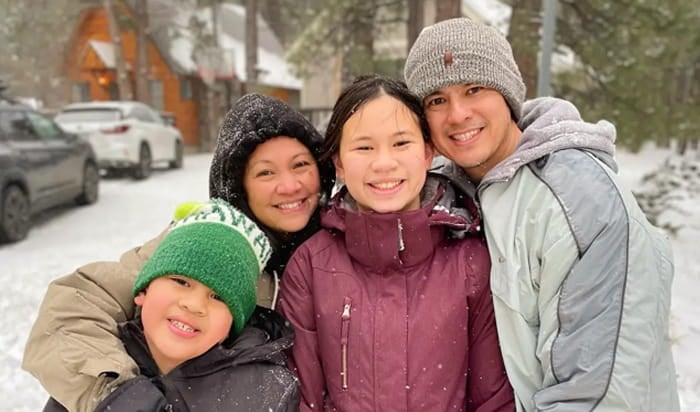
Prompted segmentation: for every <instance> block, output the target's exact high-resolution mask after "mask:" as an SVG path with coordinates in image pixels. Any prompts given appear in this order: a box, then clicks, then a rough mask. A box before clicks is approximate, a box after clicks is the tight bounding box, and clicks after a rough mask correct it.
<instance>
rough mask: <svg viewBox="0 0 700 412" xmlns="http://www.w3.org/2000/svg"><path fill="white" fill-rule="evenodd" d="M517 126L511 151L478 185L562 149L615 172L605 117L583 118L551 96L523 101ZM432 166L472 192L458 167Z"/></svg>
mask: <svg viewBox="0 0 700 412" xmlns="http://www.w3.org/2000/svg"><path fill="white" fill-rule="evenodd" d="M518 127H519V128H520V130H522V131H523V134H522V137H521V138H520V142H519V143H518V146H517V147H516V149H515V152H514V153H513V154H511V155H510V156H509V157H508V158H506V159H505V160H504V161H502V162H501V163H499V164H498V165H496V167H494V168H493V169H491V170H490V171H489V172H488V173H486V175H485V176H484V178H483V179H482V181H481V184H482V185H483V184H487V183H489V182H494V181H500V180H508V179H510V178H512V177H513V175H515V173H516V172H517V171H518V169H520V168H521V167H522V166H524V165H526V164H528V163H530V162H532V161H534V160H537V159H539V158H542V157H544V156H546V155H548V154H550V153H553V152H556V151H559V150H564V149H582V150H586V151H588V152H590V153H592V154H593V155H595V156H596V157H597V158H598V159H600V160H601V161H602V162H604V163H605V164H606V165H608V166H609V167H610V168H611V169H613V170H615V171H617V165H616V163H615V160H614V159H613V157H614V155H615V137H616V132H615V126H613V124H612V123H610V122H608V121H605V120H601V121H599V122H597V123H588V122H585V121H583V119H582V118H581V115H580V114H579V112H578V109H576V106H574V105H573V104H572V103H570V102H568V101H566V100H562V99H558V98H554V97H540V98H537V99H533V100H528V101H527V102H525V103H524V104H523V116H522V117H521V119H520V122H519V123H518ZM443 164H444V166H442V165H443ZM435 166H438V167H440V166H442V167H441V169H439V170H438V173H440V174H443V175H445V176H447V177H449V178H450V180H452V181H453V182H455V183H457V184H459V186H461V187H462V189H463V190H465V191H468V192H471V193H473V190H474V189H473V187H472V188H471V190H469V187H468V186H470V184H466V185H465V182H468V180H469V178H468V177H467V175H466V173H464V171H463V170H462V168H460V167H459V166H457V165H455V164H454V163H452V162H450V161H442V162H441V161H436V162H435Z"/></svg>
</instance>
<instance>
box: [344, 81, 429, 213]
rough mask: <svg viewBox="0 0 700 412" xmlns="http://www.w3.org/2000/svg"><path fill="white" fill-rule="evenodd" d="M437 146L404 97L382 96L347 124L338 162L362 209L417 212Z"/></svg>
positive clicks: (363, 108)
mask: <svg viewBox="0 0 700 412" xmlns="http://www.w3.org/2000/svg"><path fill="white" fill-rule="evenodd" d="M432 158H433V149H432V147H431V146H430V145H428V144H426V143H425V141H424V140H423V134H422V132H421V129H420V126H419V123H418V119H417V118H416V115H415V114H414V113H413V112H411V110H410V109H408V107H406V106H405V105H404V104H403V103H402V102H400V101H399V100H397V99H395V98H393V97H390V96H387V95H381V96H379V97H377V98H374V99H372V100H370V101H368V102H366V103H364V104H363V105H362V106H361V107H360V108H359V109H358V110H357V111H356V112H355V114H353V115H352V116H350V118H348V120H347V122H345V125H344V126H343V131H342V137H341V139H340V147H339V150H338V154H337V155H335V156H334V158H333V161H334V163H335V168H336V171H337V173H338V178H339V179H341V180H343V182H345V186H346V187H347V189H348V192H350V194H351V195H352V197H353V198H354V199H355V201H356V202H357V206H358V209H359V210H373V211H375V212H380V213H387V212H397V211H402V210H414V209H417V208H418V207H419V206H420V192H421V190H422V189H423V184H424V183H425V178H426V171H427V170H428V167H430V164H431V162H432Z"/></svg>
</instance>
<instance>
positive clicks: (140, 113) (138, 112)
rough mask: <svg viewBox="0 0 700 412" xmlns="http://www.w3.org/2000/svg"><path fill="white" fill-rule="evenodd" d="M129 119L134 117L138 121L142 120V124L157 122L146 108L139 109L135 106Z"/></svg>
mask: <svg viewBox="0 0 700 412" xmlns="http://www.w3.org/2000/svg"><path fill="white" fill-rule="evenodd" d="M129 117H134V118H136V119H139V120H141V121H142V122H148V123H153V122H154V121H155V120H154V119H153V116H151V111H150V110H148V109H147V108H145V107H139V106H134V107H133V108H132V109H131V113H130V114H129Z"/></svg>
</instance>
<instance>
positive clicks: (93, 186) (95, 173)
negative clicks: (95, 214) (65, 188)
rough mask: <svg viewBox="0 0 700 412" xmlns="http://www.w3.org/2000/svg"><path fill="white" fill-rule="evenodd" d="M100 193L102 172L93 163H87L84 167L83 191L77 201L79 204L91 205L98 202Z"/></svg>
mask: <svg viewBox="0 0 700 412" xmlns="http://www.w3.org/2000/svg"><path fill="white" fill-rule="evenodd" d="M99 194H100V172H99V170H97V166H95V165H94V164H93V163H86V164H85V167H84V168H83V193H81V194H80V195H79V196H78V197H77V198H76V199H75V201H76V202H77V203H78V204H79V205H91V204H93V203H95V202H97V198H98V197H99Z"/></svg>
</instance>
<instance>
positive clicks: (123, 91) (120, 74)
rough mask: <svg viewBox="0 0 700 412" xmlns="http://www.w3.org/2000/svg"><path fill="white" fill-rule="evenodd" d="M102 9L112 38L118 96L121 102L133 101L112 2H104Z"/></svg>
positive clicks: (107, 0)
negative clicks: (105, 14)
mask: <svg viewBox="0 0 700 412" xmlns="http://www.w3.org/2000/svg"><path fill="white" fill-rule="evenodd" d="M103 4H104V9H105V12H106V13H107V23H108V24H109V35H110V37H112V44H113V45H114V63H115V66H116V69H117V87H118V89H119V91H118V95H119V99H121V100H133V98H134V94H133V93H132V91H131V83H130V82H129V73H128V72H127V70H126V62H125V61H124V54H123V52H122V36H121V30H120V29H119V24H118V23H117V18H116V16H115V14H114V7H113V4H112V0H104V1H103Z"/></svg>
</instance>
